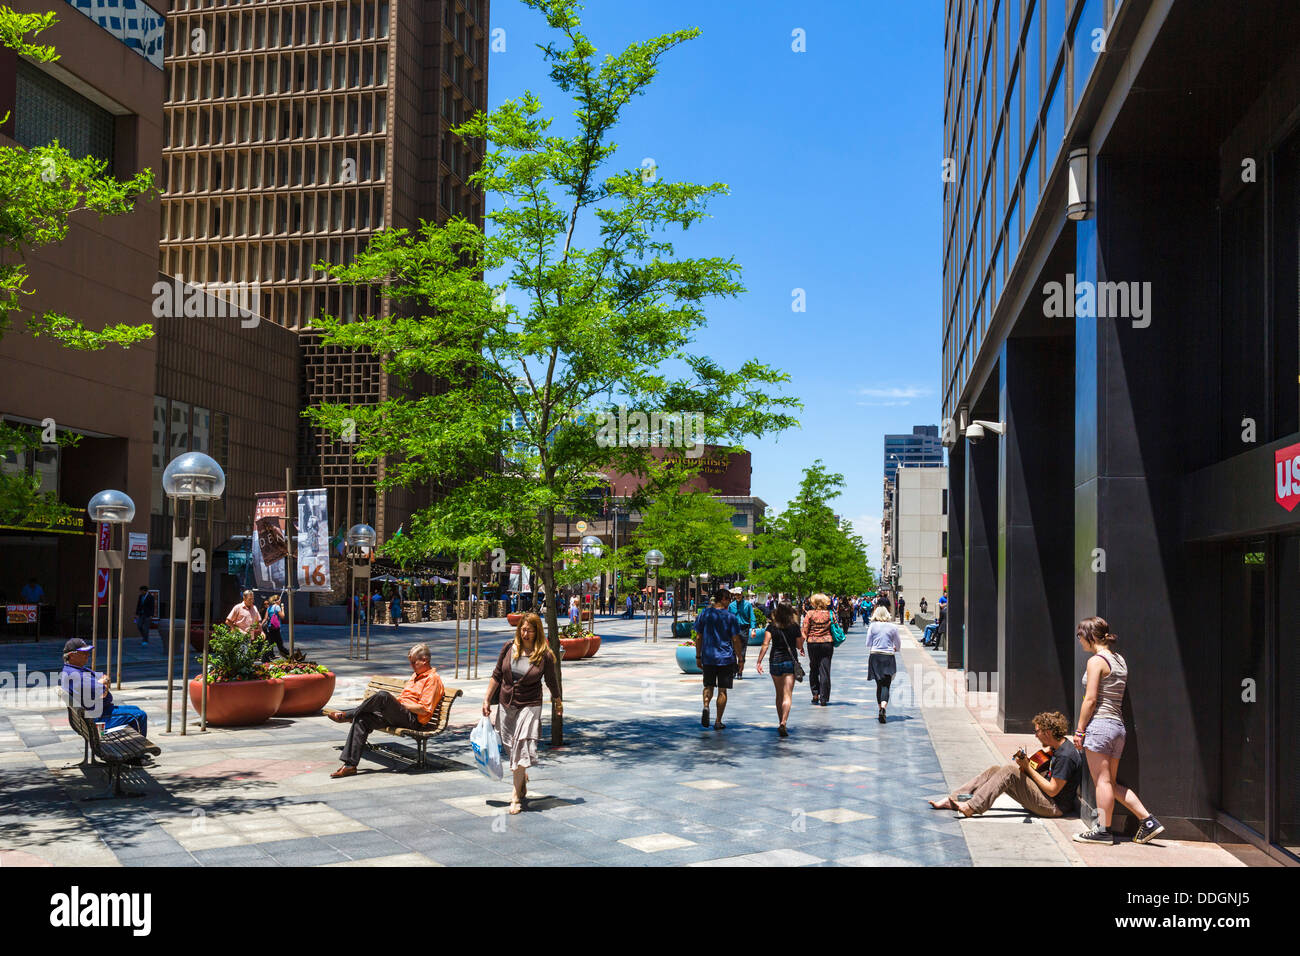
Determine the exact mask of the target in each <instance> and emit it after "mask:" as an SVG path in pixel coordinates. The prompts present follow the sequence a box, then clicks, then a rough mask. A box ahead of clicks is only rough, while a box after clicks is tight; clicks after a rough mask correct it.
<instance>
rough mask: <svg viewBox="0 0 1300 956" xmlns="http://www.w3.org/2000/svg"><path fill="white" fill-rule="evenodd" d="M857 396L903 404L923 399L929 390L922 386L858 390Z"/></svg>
mask: <svg viewBox="0 0 1300 956" xmlns="http://www.w3.org/2000/svg"><path fill="white" fill-rule="evenodd" d="M858 394H859V395H864V396H866V397H867V398H885V399H895V400H899V399H902V400H905V402H910V401H911V400H912V399H914V398H923V397H924V396H926V395H929V394H930V390H929V389H928V388H925V387H924V386H922V385H903V386H901V387H900V386H894V387H891V388H860V389H858ZM905 402H904V403H905Z"/></svg>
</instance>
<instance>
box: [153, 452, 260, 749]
mask: <svg viewBox="0 0 1300 956" xmlns="http://www.w3.org/2000/svg"><path fill="white" fill-rule="evenodd" d="M162 486H163V493H164V494H165V495H167V497H168V498H170V499H172V514H173V520H172V588H171V592H172V593H171V595H170V598H169V601H170V603H168V605H167V607H168V613H169V616H170V618H171V626H169V627H168V628H167V635H168V640H167V732H168V733H171V729H172V694H173V685H174V682H175V676H176V672H175V666H174V660H175V654H176V612H175V607H174V601H175V591H176V551H177V547H176V544H177V540H176V519H175V516H176V515H177V512H178V507H177V506H178V503H179V501H180V500H181V499H182V498H183V499H186V500H187V501H188V502H189V534H188V535H187V536H186V538H185V545H186V547H185V555H184V560H185V619H184V633H185V639H186V640H187V641H188V639H189V630H190V613H191V609H192V603H193V600H194V560H193V557H194V506H195V502H197V501H206V502H207V503H208V531H207V537H206V538H205V539H204V545H205V555H204V562H203V671H202V674H201V681H200V694H201V696H200V704H199V730H200V731H206V730H207V729H208V638H209V631H210V630H211V625H212V567H211V561H212V554H211V551H212V510H213V509H212V505H213V502H215V501H216V500H217V499H218V498H220V497H221V496H222V495H223V494H225V491H226V473H225V472H224V471H222V469H221V466H220V465H218V464H217V463H216V461H215V460H214V459H212V458H209V457H208V456H207V455H205V454H203V453H202V452H199V451H189V452H185V453H184V454H182V455H177V456H176V457H175V458H173V459H172V460H171V463H170V464H168V465H167V468H166V469H165V470H164V471H163V477H162ZM254 533H256V532H254ZM182 654H184V651H183V650H182ZM182 660H183V661H185V662H188V660H189V656H188V655H184V657H183V658H182ZM182 670H183V671H184V677H185V687H183V688H182V690H181V734H182V735H184V734H186V733H187V732H188V730H189V665H188V663H185V664H184V666H183V667H182Z"/></svg>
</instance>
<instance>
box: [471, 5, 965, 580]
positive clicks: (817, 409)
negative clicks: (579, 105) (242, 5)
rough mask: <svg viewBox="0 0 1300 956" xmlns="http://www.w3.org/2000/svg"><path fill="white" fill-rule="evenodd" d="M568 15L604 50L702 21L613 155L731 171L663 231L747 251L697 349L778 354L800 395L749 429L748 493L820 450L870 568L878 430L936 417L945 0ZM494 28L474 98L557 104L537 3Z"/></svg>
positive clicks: (774, 487)
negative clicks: (795, 407) (796, 411)
mask: <svg viewBox="0 0 1300 956" xmlns="http://www.w3.org/2000/svg"><path fill="white" fill-rule="evenodd" d="M582 19H583V28H584V31H585V32H586V33H587V35H588V36H589V37H590V38H591V40H592V41H593V42H594V43H595V44H596V46H597V47H598V48H599V49H600V50H601V51H602V52H615V51H617V50H620V49H622V48H623V47H624V46H625V45H626V44H627V43H628V42H631V41H633V40H644V39H647V38H649V37H651V36H655V35H658V34H661V33H666V32H669V31H671V30H675V29H680V28H682V27H686V26H695V27H699V28H700V29H701V30H702V31H703V35H702V36H700V37H699V38H698V39H696V40H693V41H691V42H689V43H687V44H685V45H684V46H681V47H678V48H677V49H676V50H674V51H672V52H671V53H669V54H668V56H667V57H666V58H665V59H664V61H663V63H662V65H661V70H660V73H659V76H658V78H657V79H656V81H655V82H654V84H653V85H652V86H651V88H650V91H649V93H648V94H647V95H646V96H644V97H641V98H639V99H637V100H635V101H633V103H632V104H631V106H630V107H629V108H628V110H627V111H626V112H625V120H624V122H623V123H622V125H621V126H620V127H619V128H618V129H617V130H616V131H615V134H614V137H613V138H614V141H615V142H617V143H618V144H619V147H620V152H619V154H618V156H617V160H618V161H619V164H620V165H626V166H640V165H641V160H642V159H643V158H645V157H650V158H652V159H653V160H654V162H655V164H656V166H657V168H658V171H659V175H660V176H661V177H663V178H667V179H673V180H676V179H680V180H687V181H692V182H724V183H727V184H728V185H729V186H730V188H731V194H730V196H727V197H724V198H721V199H719V200H717V201H716V202H714V203H713V205H712V206H711V210H710V211H711V213H712V215H713V218H712V219H711V220H710V221H708V222H707V223H705V224H704V225H703V226H701V227H699V228H694V229H692V230H691V231H690V232H689V233H686V234H685V235H684V236H680V237H674V241H675V242H676V243H677V248H678V252H679V254H682V255H731V256H733V257H734V258H735V259H736V261H737V262H739V263H740V264H741V265H742V266H743V267H744V273H743V275H742V281H743V282H744V283H745V285H746V287H747V289H748V291H747V293H746V294H745V295H743V296H741V297H740V298H738V299H735V300H730V301H720V302H717V303H714V304H713V305H711V306H710V308H709V324H708V326H707V328H705V329H704V330H702V332H701V333H700V334H699V336H698V337H697V340H696V342H697V346H698V348H699V349H700V351H702V352H705V353H707V354H709V355H712V356H714V357H715V358H718V359H719V360H721V361H723V362H725V363H726V364H727V365H728V366H735V365H737V364H739V362H740V361H741V360H743V359H744V358H748V357H751V356H752V357H757V358H758V359H760V360H761V361H765V362H767V363H769V364H772V365H775V366H777V367H778V368H781V369H782V370H784V371H786V372H788V373H789V374H790V376H791V382H790V383H789V386H788V391H789V393H790V394H794V395H797V396H799V397H800V398H801V399H802V400H803V402H804V406H805V407H804V411H803V413H802V415H801V416H800V418H801V421H802V427H801V428H799V429H792V430H790V431H787V432H785V433H783V434H781V435H779V436H776V437H771V438H765V439H762V440H759V441H755V442H753V443H752V444H751V449H752V451H753V467H754V483H753V493H754V494H755V495H758V496H759V497H761V498H763V499H764V500H765V501H766V502H767V503H768V504H769V506H775V507H778V508H779V507H780V506H782V505H784V503H785V502H786V501H787V500H788V499H789V498H790V497H791V496H792V495H793V494H794V492H795V490H796V489H797V487H798V483H799V479H800V476H801V472H802V470H803V468H804V467H805V466H806V465H807V464H809V463H811V462H812V461H813V460H814V459H817V458H821V459H822V460H823V461H824V462H825V463H826V465H827V467H828V468H829V469H830V470H832V471H837V472H841V473H842V474H843V475H844V476H845V479H846V487H845V491H844V494H843V496H842V497H840V498H839V499H837V500H836V501H835V502H833V506H834V507H835V509H836V511H837V512H838V513H839V514H841V515H842V516H844V517H847V518H850V519H851V520H853V522H854V525H855V528H856V530H857V531H858V533H859V534H861V535H862V537H863V539H864V540H865V541H866V542H867V544H868V547H869V551H870V557H871V563H872V566H873V567H875V566H878V563H879V558H880V546H879V542H880V510H881V480H882V461H881V457H882V445H883V436H884V435H885V434H886V433H893V432H910V431H911V427H912V425H915V424H937V423H938V420H939V403H940V399H939V394H938V392H939V349H940V324H939V306H940V296H941V288H942V283H941V273H940V269H941V263H940V259H939V255H940V252H939V235H940V215H941V207H940V203H941V194H940V180H939V174H940V159H941V156H942V151H941V150H942V147H941V139H942V129H943V89H942V84H943V9H942V4H941V3H940V2H939V0H909V2H903V3H899V2H884V0H857V2H854V0H836V2H829V0H813V2H807V3H805V4H798V5H796V4H791V3H789V2H788V0H750V2H742V0H693V2H688V0H657V2H655V3H644V4H643V3H633V2H628V0H590V2H588V3H587V5H586V8H585V10H584V11H583V13H582ZM492 27H493V29H496V28H501V29H504V31H505V34H504V40H505V47H506V48H505V50H504V51H503V52H494V53H492V54H491V55H490V60H489V64H488V69H489V74H488V81H489V82H488V86H489V101H490V104H491V106H493V107H495V106H497V105H499V104H500V103H501V102H502V101H503V100H505V99H507V98H512V97H515V96H517V95H519V94H520V93H522V92H523V91H524V90H525V89H532V90H533V92H535V93H536V94H538V96H539V97H540V98H541V100H542V103H543V106H544V107H545V112H546V114H547V115H555V116H559V117H567V116H568V114H569V113H570V112H571V105H570V102H569V101H568V100H567V98H565V96H564V95H563V94H561V93H560V92H559V91H558V90H555V89H554V87H552V86H551V85H550V80H549V78H548V77H547V75H546V72H545V67H544V62H543V59H542V56H541V54H540V52H539V51H538V50H537V48H536V46H535V44H537V43H539V42H546V41H547V40H549V39H551V37H552V33H551V31H550V30H549V29H548V28H547V27H546V24H545V22H544V20H543V19H542V17H541V16H540V15H539V14H537V13H535V12H534V11H532V10H530V9H528V8H527V7H525V6H524V5H523V4H522V3H520V2H518V0H493V3H492ZM796 29H801V30H803V31H804V37H805V43H806V52H794V51H793V50H792V48H791V47H792V43H794V37H793V36H792V33H793V31H795V30H796ZM559 125H560V124H559V123H558V122H557V127H558V126H559ZM492 208H495V207H494V206H493V205H492V203H491V202H489V209H492ZM795 289H803V290H804V292H805V296H806V311H805V312H802V313H796V312H794V311H792V309H791V303H792V301H793V290H795Z"/></svg>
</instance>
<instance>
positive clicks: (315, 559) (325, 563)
mask: <svg viewBox="0 0 1300 956" xmlns="http://www.w3.org/2000/svg"><path fill="white" fill-rule="evenodd" d="M298 590H300V591H329V590H330V521H329V510H328V504H327V503H326V498H325V489H324V488H308V489H305V490H303V491H300V492H298Z"/></svg>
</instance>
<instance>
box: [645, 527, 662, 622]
mask: <svg viewBox="0 0 1300 956" xmlns="http://www.w3.org/2000/svg"><path fill="white" fill-rule="evenodd" d="M663 563H664V553H663V552H662V551H659V550H657V549H656V548H651V549H650V550H649V551H647V552H646V553H645V566H646V590H648V591H649V592H650V613H649V614H647V615H646V629H647V630H649V631H651V633H652V634H653V640H654V642H655V643H656V644H658V643H659V600H658V599H659V572H658V569H659V567H660V566H661V565H662V564H663ZM643 640H644V638H643Z"/></svg>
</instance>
